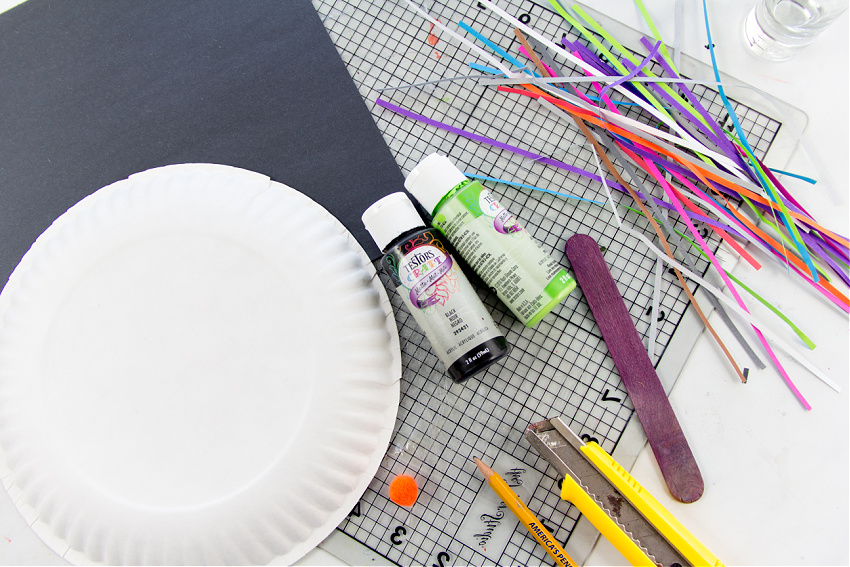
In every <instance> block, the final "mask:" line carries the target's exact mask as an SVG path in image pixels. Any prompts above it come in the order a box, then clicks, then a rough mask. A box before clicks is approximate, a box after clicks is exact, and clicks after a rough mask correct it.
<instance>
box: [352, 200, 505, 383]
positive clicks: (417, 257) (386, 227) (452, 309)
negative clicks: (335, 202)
mask: <svg viewBox="0 0 850 567" xmlns="http://www.w3.org/2000/svg"><path fill="white" fill-rule="evenodd" d="M362 220H363V224H364V225H365V226H366V230H368V231H369V234H371V235H372V238H373V239H374V240H375V243H376V244H377V245H378V248H380V249H381V250H382V251H383V253H384V256H383V259H382V260H381V267H382V268H383V270H384V272H385V273H386V274H387V275H388V276H389V277H390V279H391V280H392V281H393V284H395V286H396V290H397V291H398V293H399V294H401V297H402V299H403V301H404V304H405V305H407V308H408V309H409V310H410V312H411V314H412V315H413V318H414V319H415V320H416V322H417V323H418V324H419V326H420V328H421V329H422V330H423V331H424V332H425V336H427V337H428V340H429V341H430V342H431V346H432V347H433V349H434V351H435V352H436V354H437V357H438V358H439V359H440V361H441V362H442V363H443V364H444V365H445V367H446V369H447V370H448V373H449V376H451V378H452V380H454V381H455V382H463V381H464V380H466V379H467V378H470V377H471V376H473V375H474V374H477V373H479V372H481V371H482V370H484V369H485V368H487V367H488V366H490V365H491V364H493V363H494V362H496V361H497V360H499V359H500V358H502V357H503V356H505V355H506V354H507V353H508V351H509V350H510V346H509V345H508V341H507V340H506V339H505V337H504V336H503V335H502V332H501V330H499V328H498V327H497V326H496V323H495V322H493V318H492V317H491V316H490V313H489V312H488V311H487V308H486V307H484V304H482V303H481V300H480V299H479V298H478V294H477V293H476V292H475V289H473V287H472V285H471V284H470V283H469V280H467V279H466V276H464V275H463V272H462V271H461V269H460V266H459V265H458V264H457V262H456V261H455V260H454V259H453V258H452V256H451V254H450V253H449V251H448V248H447V247H446V244H445V241H444V240H443V238H444V237H443V236H442V235H441V234H440V233H439V232H437V230H436V229H431V228H426V227H425V223H424V222H423V221H422V218H421V217H420V216H419V213H418V212H417V211H416V209H415V208H414V206H413V203H411V201H410V199H409V198H408V197H407V195H405V194H404V193H393V194H392V195H388V196H386V197H384V198H383V199H381V200H380V201H377V202H376V203H374V204H373V205H372V206H371V207H369V208H368V209H366V212H364V213H363V217H362Z"/></svg>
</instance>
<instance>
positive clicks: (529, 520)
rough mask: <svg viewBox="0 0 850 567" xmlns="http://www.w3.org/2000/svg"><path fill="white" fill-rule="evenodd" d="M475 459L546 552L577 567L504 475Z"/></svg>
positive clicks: (502, 497)
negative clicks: (504, 478)
mask: <svg viewBox="0 0 850 567" xmlns="http://www.w3.org/2000/svg"><path fill="white" fill-rule="evenodd" d="M472 460H473V461H475V464H476V465H478V469H479V470H480V471H481V474H483V475H484V478H486V479H487V483H488V484H489V485H490V488H492V489H493V491H494V492H495V493H496V495H497V496H498V497H499V498H501V499H502V502H504V503H505V504H506V505H507V507H508V509H509V510H510V511H511V512H513V514H514V516H516V517H517V518H518V519H519V521H520V523H522V525H524V526H525V527H526V528H527V529H528V531H530V532H531V535H533V536H534V539H536V540H537V542H538V543H539V544H540V545H542V546H543V548H544V549H545V550H546V552H547V553H548V554H549V555H551V556H552V559H554V560H555V563H557V564H558V565H563V566H564V567H577V565H578V564H577V563H576V562H575V561H573V559H572V557H570V556H569V555H568V554H567V552H566V551H564V548H563V547H561V544H559V543H558V542H557V541H556V540H555V538H554V537H552V534H550V533H549V531H548V530H547V529H546V528H544V527H543V524H542V523H541V522H540V520H538V519H537V518H535V517H534V514H532V513H531V510H529V509H528V506H526V505H525V504H523V503H522V500H520V499H519V496H517V495H516V492H514V491H513V490H511V487H510V486H508V483H506V482H505V481H504V480H503V479H502V477H500V476H499V475H498V474H496V472H495V471H494V470H493V469H491V468H490V467H488V466H487V465H485V464H484V463H482V462H481V459H479V458H477V457H473V458H472Z"/></svg>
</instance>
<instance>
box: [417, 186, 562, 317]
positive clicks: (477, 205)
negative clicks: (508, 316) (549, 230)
mask: <svg viewBox="0 0 850 567" xmlns="http://www.w3.org/2000/svg"><path fill="white" fill-rule="evenodd" d="M437 209H438V210H437V211H436V214H435V215H434V219H433V222H432V224H433V225H434V226H435V227H436V228H438V229H439V230H440V231H441V232H442V233H443V234H445V235H446V238H448V240H449V242H451V243H452V245H453V246H454V248H455V249H456V250H457V251H458V253H459V254H460V255H461V256H462V257H463V259H464V260H466V262H467V263H468V264H469V265H470V267H472V269H473V270H475V272H476V273H477V274H478V275H479V276H481V279H482V280H484V282H485V283H486V284H487V286H488V287H489V288H490V289H492V290H493V291H494V292H495V293H496V294H497V295H498V296H499V299H501V300H502V302H503V303H504V304H505V305H507V306H508V307H509V308H510V310H511V311H512V312H513V313H514V315H516V316H517V318H518V319H520V321H522V322H523V324H525V325H528V326H533V325H535V324H537V322H538V321H540V319H542V318H543V316H544V315H545V314H546V313H548V312H549V311H551V310H552V308H554V307H555V306H556V305H557V304H558V303H560V302H561V301H562V300H563V299H564V298H565V297H566V296H567V295H569V293H570V292H571V291H572V290H573V289H574V288H575V285H576V283H575V280H573V278H572V277H570V275H569V273H567V271H566V270H565V269H564V268H562V267H561V266H560V265H559V264H558V263H557V262H555V260H554V259H552V258H551V257H550V256H549V255H548V254H547V253H546V252H545V251H543V250H542V249H541V248H540V246H538V245H537V243H536V242H535V241H534V239H533V238H532V237H531V235H530V234H528V232H527V231H525V230H524V229H523V227H522V225H521V224H520V223H519V222H518V221H517V220H516V218H514V216H513V215H512V214H511V213H510V212H509V211H508V210H507V209H505V208H504V207H502V206H501V205H500V204H499V202H498V201H497V200H496V198H495V197H494V196H493V195H492V193H490V191H488V190H487V189H486V188H485V187H483V186H482V185H481V184H480V183H479V182H478V181H467V182H464V183H463V184H461V186H460V187H459V188H458V189H457V190H456V191H455V192H454V193H451V197H449V198H448V199H445V200H444V201H443V202H442V203H441V205H439V206H438V207H437Z"/></svg>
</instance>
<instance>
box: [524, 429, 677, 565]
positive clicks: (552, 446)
mask: <svg viewBox="0 0 850 567" xmlns="http://www.w3.org/2000/svg"><path fill="white" fill-rule="evenodd" d="M525 437H526V439H528V441H529V443H531V446H532V447H534V448H535V449H536V450H537V452H538V453H540V455H541V456H542V457H543V458H545V459H546V460H547V461H548V462H549V464H551V465H552V466H553V467H555V469H556V470H557V471H558V472H559V473H561V474H562V475H564V476H567V475H569V476H570V477H572V478H573V479H574V480H575V481H576V482H578V483H579V485H580V486H581V487H582V488H583V489H584V490H585V492H587V493H588V494H589V495H590V496H591V497H592V498H593V499H594V500H595V501H596V502H597V503H598V504H599V506H600V507H601V508H602V509H603V510H605V512H606V513H607V514H608V516H610V517H611V519H612V520H614V522H616V523H617V524H618V525H619V526H620V527H621V528H622V529H623V531H624V532H626V534H628V536H629V537H630V538H631V539H632V541H634V542H635V544H636V545H638V546H639V547H641V548H642V549H643V550H644V551H645V552H646V554H647V555H649V556H650V558H651V559H652V560H653V561H655V562H656V563H657V564H658V565H662V566H664V567H683V566H685V565H690V563H688V561H687V560H686V559H685V558H684V557H683V556H682V554H680V553H679V552H678V551H677V550H676V548H675V547H673V546H672V545H671V544H670V543H669V542H668V541H667V539H666V538H664V536H663V535H662V534H661V533H660V532H659V531H658V530H656V529H655V526H653V525H652V523H651V522H649V520H647V519H646V518H645V517H644V516H643V514H641V513H640V511H639V510H638V509H637V508H636V507H635V506H634V505H632V503H631V502H629V501H628V500H627V499H626V498H625V497H624V496H623V495H622V494H620V491H619V490H617V488H616V487H615V486H614V485H613V484H612V483H611V482H610V481H609V480H608V479H607V478H606V477H605V476H604V475H603V474H602V473H600V472H599V470H597V468H596V467H595V466H594V465H593V463H592V462H591V461H589V460H588V459H587V458H585V456H584V453H582V451H581V447H582V446H583V445H584V441H582V440H581V439H580V438H579V437H577V436H576V434H575V433H573V432H572V430H570V428H569V427H567V425H566V424H565V423H564V422H563V421H561V419H560V418H551V419H547V420H545V421H541V422H539V423H533V424H531V425H529V426H528V429H527V430H526V432H525Z"/></svg>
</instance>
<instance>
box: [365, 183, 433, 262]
mask: <svg viewBox="0 0 850 567" xmlns="http://www.w3.org/2000/svg"><path fill="white" fill-rule="evenodd" d="M360 220H362V221H363V226H365V227H366V230H368V231H369V234H371V235H372V239H373V240H374V241H375V244H377V245H378V248H380V249H381V251H382V252H383V251H384V249H385V248H386V247H387V246H388V245H389V243H390V242H392V241H393V240H395V239H396V238H397V237H398V235H400V234H403V233H405V232H407V231H409V230H413V229H414V228H419V227H422V228H425V222H424V221H423V220H422V217H420V216H419V213H418V212H417V210H416V207H414V206H413V203H412V202H411V201H410V197H408V196H407V195H405V194H404V193H401V192H398V193H391V194H389V195H387V196H386V197H384V198H383V199H380V200H378V201H375V202H374V203H372V205H371V206H370V207H369V208H368V209H366V211H365V212H364V213H363V216H361V217H360Z"/></svg>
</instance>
